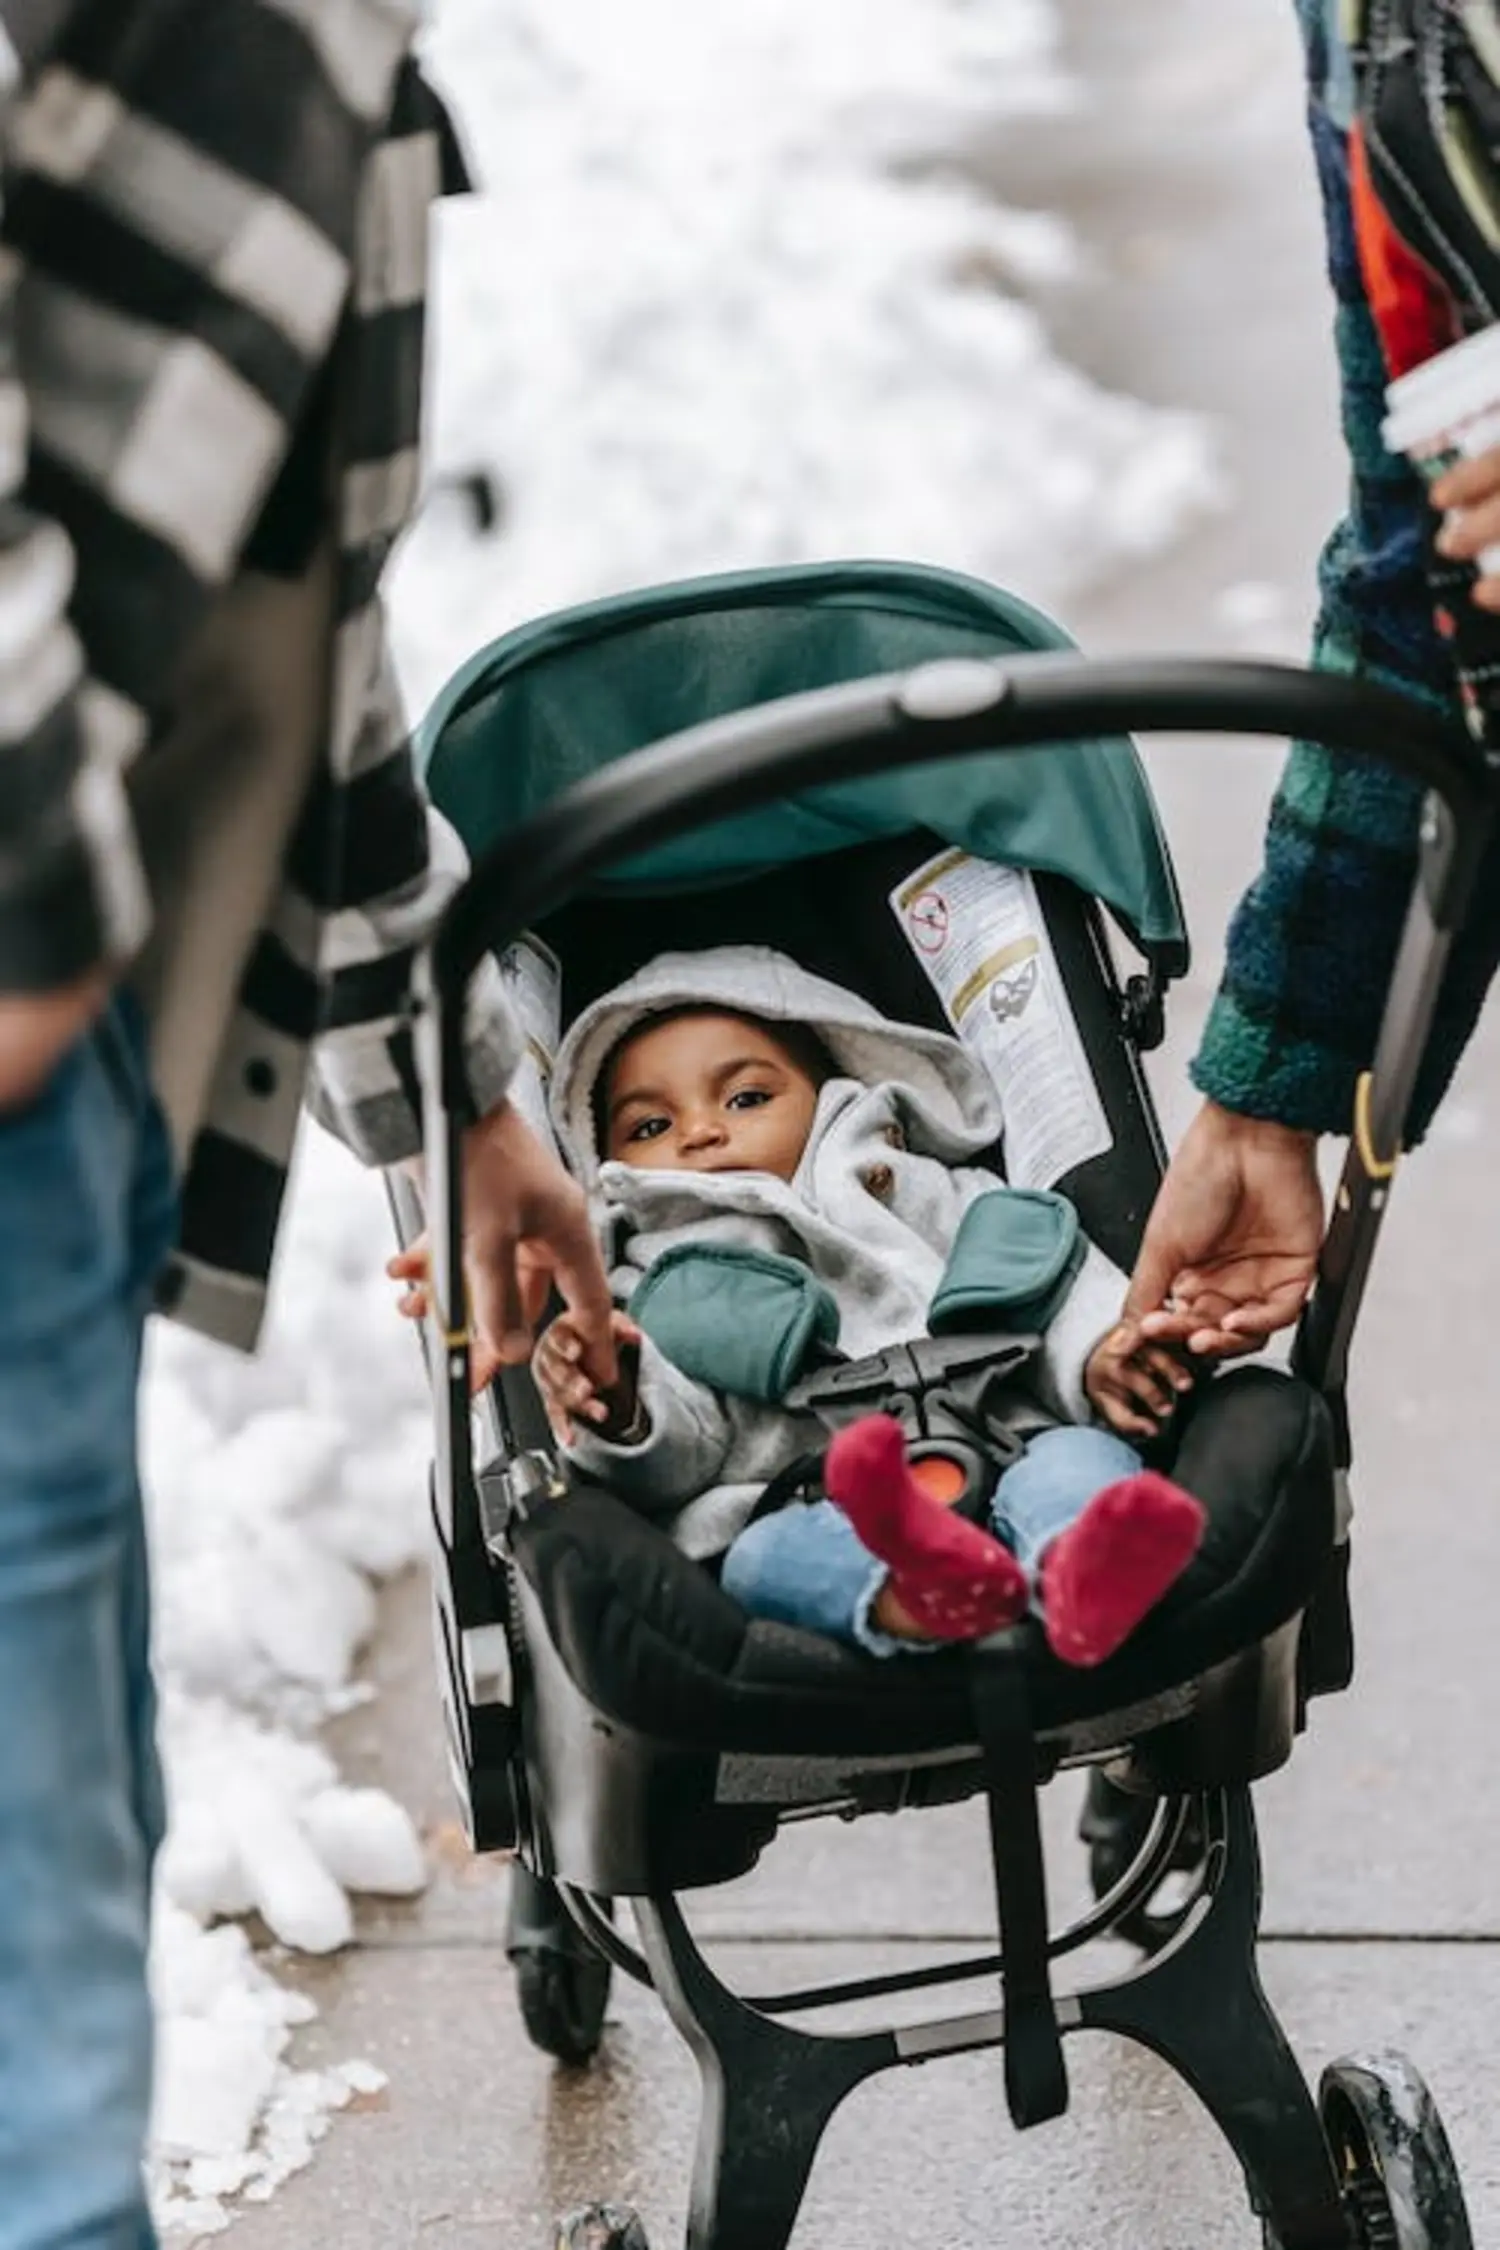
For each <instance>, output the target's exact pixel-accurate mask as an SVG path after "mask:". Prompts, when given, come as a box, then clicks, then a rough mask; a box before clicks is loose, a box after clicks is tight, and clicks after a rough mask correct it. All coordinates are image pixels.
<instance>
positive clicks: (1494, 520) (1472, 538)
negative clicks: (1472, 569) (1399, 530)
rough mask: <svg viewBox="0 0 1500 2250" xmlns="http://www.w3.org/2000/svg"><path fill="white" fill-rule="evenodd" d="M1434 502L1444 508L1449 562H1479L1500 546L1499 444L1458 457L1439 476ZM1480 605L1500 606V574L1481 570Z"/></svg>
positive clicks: (1440, 542)
mask: <svg viewBox="0 0 1500 2250" xmlns="http://www.w3.org/2000/svg"><path fill="white" fill-rule="evenodd" d="M1430 497H1431V500H1432V504H1433V506H1434V507H1435V508H1441V509H1442V510H1443V526H1442V529H1441V530H1440V531H1439V533H1438V535H1437V548H1438V553H1439V554H1440V555H1446V556H1447V558H1448V560H1449V561H1450V562H1478V560H1479V558H1480V556H1481V555H1482V554H1483V553H1484V552H1485V550H1486V549H1487V548H1490V547H1500V446H1492V447H1491V448H1490V450H1489V452H1488V453H1477V454H1476V455H1475V456H1474V458H1473V460H1472V461H1459V462H1457V463H1455V465H1454V466H1453V467H1452V468H1451V469H1450V470H1449V471H1448V472H1447V474H1446V476H1441V477H1439V479H1438V481H1437V483H1436V484H1435V485H1434V486H1433V488H1432V492H1431V495H1430ZM1474 601H1475V605H1476V606H1477V607H1478V608H1480V609H1490V610H1500V576H1495V575H1492V574H1487V573H1484V572H1481V574H1480V576H1479V577H1478V578H1477V579H1476V580H1475V582H1474Z"/></svg>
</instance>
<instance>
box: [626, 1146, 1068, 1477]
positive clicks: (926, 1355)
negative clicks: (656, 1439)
mask: <svg viewBox="0 0 1500 2250" xmlns="http://www.w3.org/2000/svg"><path fill="white" fill-rule="evenodd" d="M1084 1249H1085V1243H1084V1236H1083V1230H1082V1228H1081V1227H1080V1225H1079V1223H1078V1214H1077V1212H1076V1211H1075V1210H1074V1209H1073V1206H1072V1204H1071V1203H1068V1202H1067V1201H1065V1199H1064V1198H1063V1197H1062V1196H1060V1195H1052V1194H1049V1193H1047V1192H1045V1191H1043V1190H1036V1189H1028V1188H1005V1187H997V1188H996V1189H994V1191H993V1192H992V1193H991V1194H988V1195H981V1196H980V1197H978V1199H977V1200H976V1201H975V1202H973V1203H971V1204H970V1206H969V1208H968V1210H967V1211H966V1212H965V1213H964V1215H963V1219H962V1221H961V1223H960V1225H959V1228H958V1232H957V1234H956V1236H955V1237H954V1242H953V1248H952V1250H951V1251H950V1252H949V1256H948V1262H947V1265H946V1267H945V1268H944V1271H943V1275H942V1278H941V1280H940V1281H939V1283H938V1286H937V1288H936V1290H935V1291H934V1293H933V1297H932V1302H931V1305H930V1306H929V1308H928V1315H927V1319H928V1326H929V1328H930V1329H931V1331H932V1337H931V1340H928V1339H919V1340H918V1341H917V1343H915V1344H913V1345H895V1346H893V1347H892V1348H891V1349H889V1350H888V1351H885V1352H879V1353H876V1354H875V1355H874V1356H872V1357H871V1358H869V1359H865V1360H860V1361H858V1362H857V1363H855V1364H854V1365H852V1366H848V1365H843V1364H840V1365H839V1366H838V1368H837V1372H836V1376H833V1377H832V1379H831V1380H830V1381H824V1379H823V1378H822V1376H821V1375H820V1374H819V1372H817V1371H819V1370H820V1369H825V1368H827V1367H828V1363H829V1362H830V1361H836V1359H837V1346H838V1340H839V1308H838V1305H837V1303H836V1302H835V1299H834V1297H833V1295H832V1293H831V1291H830V1290H828V1289H827V1288H826V1287H825V1286H824V1284H823V1283H822V1282H821V1281H820V1280H819V1279H818V1277H817V1276H816V1274H814V1273H813V1272H812V1271H811V1269H810V1268H809V1267H808V1266H806V1265H804V1264H803V1263H801V1261H800V1260H798V1259H796V1258H788V1257H783V1256H781V1255H780V1254H779V1253H777V1252H775V1251H767V1250H753V1249H748V1248H745V1247H743V1246H740V1245H737V1244H733V1243H717V1242H715V1243H701V1242H700V1243H692V1242H687V1243H679V1244H677V1245H676V1246H674V1247H673V1248H672V1249H670V1250H667V1251H665V1252H664V1253H663V1255H662V1256H661V1257H660V1258H658V1259H657V1260H656V1262H655V1263H654V1264H653V1266H652V1267H651V1269H650V1271H649V1272H648V1273H647V1274H646V1275H645V1276H644V1277H643V1279H642V1280H641V1281H640V1282H639V1283H638V1285H637V1287H636V1289H635V1291H634V1292H633V1294H632V1296H631V1299H630V1314H631V1318H632V1319H633V1320H635V1321H637V1322H638V1323H639V1325H640V1326H641V1327H642V1328H643V1329H644V1330H645V1332H646V1334H647V1335H648V1336H649V1337H650V1338H651V1340H652V1342H653V1343H654V1344H655V1345H656V1346H657V1348H658V1350H660V1351H661V1352H662V1353H663V1354H664V1356H665V1357H666V1358H667V1359H669V1360H670V1361H671V1362H672V1364H673V1366H674V1367H676V1368H678V1369H679V1370H680V1371H681V1372H682V1373H683V1374H684V1375H690V1376H692V1377H693V1378H694V1380H695V1381H697V1382H700V1383H706V1384H707V1385H708V1387H709V1388H710V1389H711V1390H715V1391H724V1392H728V1393H729V1394H730V1395H732V1396H733V1397H736V1398H749V1399H758V1400H759V1401H760V1402H761V1403H762V1404H764V1405H769V1406H780V1405H786V1406H788V1407H791V1408H794V1409H801V1410H803V1411H810V1412H812V1413H816V1414H824V1415H825V1416H826V1417H827V1418H830V1419H832V1420H833V1421H834V1424H835V1427H836V1426H837V1423H838V1421H841V1420H842V1421H848V1420H850V1419H852V1417H853V1415H854V1414H855V1413H880V1412H890V1413H895V1414H896V1415H897V1418H898V1419H899V1420H900V1421H902V1423H903V1425H905V1426H907V1431H908V1435H909V1436H913V1437H918V1436H926V1435H928V1434H929V1431H928V1428H927V1420H926V1417H925V1415H923V1414H922V1413H921V1412H920V1411H917V1413H916V1419H915V1422H914V1423H913V1420H912V1411H911V1405H908V1406H897V1405H894V1404H887V1402H886V1395H887V1394H890V1395H891V1396H892V1397H893V1398H897V1399H902V1400H906V1401H908V1402H911V1403H912V1404H913V1405H918V1406H919V1404H920V1402H921V1401H922V1399H923V1398H924V1395H925V1393H926V1392H927V1391H928V1390H930V1389H932V1388H933V1387H934V1386H935V1385H946V1386H949V1387H951V1381H952V1379H953V1378H955V1377H958V1376H960V1375H969V1374H971V1373H973V1372H976V1371H977V1369H978V1368H979V1367H981V1366H982V1367H984V1368H985V1369H986V1371H987V1372H986V1379H985V1383H984V1384H983V1385H982V1386H981V1388H982V1389H984V1390H988V1389H990V1388H991V1386H992V1385H993V1383H994V1381H995V1379H996V1378H997V1377H998V1376H999V1375H1002V1374H1003V1375H1013V1374H1015V1373H1017V1372H1018V1371H1019V1369H1020V1367H1021V1366H1023V1365H1024V1364H1025V1362H1026V1360H1028V1359H1030V1358H1031V1357H1032V1356H1033V1355H1034V1353H1035V1350H1036V1348H1037V1340H1038V1338H1039V1336H1040V1334H1041V1332H1042V1331H1044V1330H1045V1329H1046V1327H1047V1325H1048V1323H1049V1322H1050V1321H1051V1319H1052V1317H1053V1315H1054V1314H1055V1313H1056V1311H1057V1309H1058V1307H1059V1305H1060V1304H1061V1303H1062V1300H1063V1298H1064V1297H1065V1296H1066V1295H1067V1293H1068V1291H1069V1289H1070V1288H1071V1287H1072V1285H1073V1282H1074V1279H1075V1278H1076V1276H1077V1273H1078V1269H1079V1267H1080V1265H1081V1264H1082V1262H1083V1256H1084ZM976 1330H983V1331H985V1334H984V1335H983V1336H982V1337H980V1338H976V1336H975V1333H974V1332H975V1331H976ZM949 1341H951V1343H952V1344H953V1345H954V1347H955V1352H953V1353H948V1352H944V1351H943V1350H942V1349H940V1348H935V1347H937V1346H938V1345H939V1343H940V1342H949ZM976 1344H977V1347H978V1349H977V1358H976V1352H975V1347H976ZM1023 1345H1024V1350H1022V1349H1021V1347H1022V1346H1023ZM1018 1352H1019V1356H1017V1353H1018ZM830 1374H832V1371H830ZM809 1380H810V1381H811V1383H812V1386H813V1387H812V1388H811V1389H809V1388H808V1387H807V1386H808V1382H809ZM955 1395H956V1394H955ZM978 1405H979V1398H978V1394H976V1395H975V1398H974V1400H973V1401H972V1402H971V1403H970V1404H968V1405H960V1406H957V1407H956V1408H955V1412H956V1415H957V1421H958V1424H959V1428H960V1429H961V1430H967V1431H968V1432H970V1434H975V1435H979V1434H984V1429H985V1425H986V1424H987V1422H988V1421H989V1420H991V1419H993V1417H992V1416H991V1415H989V1414H988V1413H986V1412H980V1413H979V1414H978V1419H977V1420H976V1416H975V1411H974V1409H975V1408H976V1407H978ZM930 1434H932V1435H940V1434H943V1432H942V1430H941V1429H934V1430H933V1431H932V1432H931V1433H930Z"/></svg>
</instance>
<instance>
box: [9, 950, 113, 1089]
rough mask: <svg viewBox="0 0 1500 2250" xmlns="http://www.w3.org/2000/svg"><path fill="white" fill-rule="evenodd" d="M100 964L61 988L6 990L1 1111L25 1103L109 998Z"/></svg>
mask: <svg viewBox="0 0 1500 2250" xmlns="http://www.w3.org/2000/svg"><path fill="white" fill-rule="evenodd" d="M109 993H110V979H109V977H108V976H107V975H105V974H104V973H103V972H102V971H100V970H94V971H92V972H91V973H90V974H89V975H88V976H86V977H81V978H80V979H79V980H78V982H77V983H76V984H68V985H61V986H59V988H58V989H57V991H55V992H6V993H0V1116H4V1115H5V1113H6V1112H7V1111H8V1110H16V1109H24V1108H25V1107H26V1105H27V1103H28V1102H32V1101H35V1099H36V1097H37V1096H38V1094H40V1092H41V1091H42V1088H43V1087H44V1086H45V1085H46V1083H47V1081H48V1079H49V1078H50V1077H51V1076H52V1073H53V1071H54V1070H56V1068H57V1066H58V1064H59V1063H60V1062H61V1061H62V1059H63V1056H64V1055H65V1054H66V1053H67V1051H68V1049H69V1048H70V1047H71V1046H72V1045H73V1044H74V1043H75V1041H77V1040H79V1039H81V1038H82V1037H83V1035H84V1033H85V1032H86V1031H87V1030H88V1028H89V1026H90V1024H92V1023H93V1021H94V1020H95V1018H96V1017H97V1016H98V1015H99V1014H100V1013H101V1012H102V1010H103V1008H104V1004H105V1002H106V1001H107V1000H108V998H109Z"/></svg>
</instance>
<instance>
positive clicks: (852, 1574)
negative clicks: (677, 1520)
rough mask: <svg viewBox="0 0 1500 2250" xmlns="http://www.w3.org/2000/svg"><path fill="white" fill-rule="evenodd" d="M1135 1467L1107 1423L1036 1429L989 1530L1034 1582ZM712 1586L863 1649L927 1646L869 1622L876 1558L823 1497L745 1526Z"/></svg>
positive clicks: (1007, 1479) (879, 1580)
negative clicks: (1097, 1502)
mask: <svg viewBox="0 0 1500 2250" xmlns="http://www.w3.org/2000/svg"><path fill="white" fill-rule="evenodd" d="M1140 1466H1141V1457H1140V1455H1139V1454H1138V1453H1137V1452H1135V1450H1134V1449H1133V1448H1132V1447H1131V1446H1128V1445H1127V1444H1126V1443H1125V1441H1124V1439H1123V1438H1117V1437H1114V1436H1112V1435H1111V1433H1110V1432H1109V1431H1108V1430H1089V1429H1077V1428H1066V1429H1057V1430H1043V1431H1042V1433H1041V1435H1040V1436H1039V1437H1034V1438H1033V1439H1032V1440H1031V1443H1030V1444H1029V1445H1028V1446H1027V1448H1026V1451H1025V1452H1024V1453H1023V1454H1022V1455H1021V1458H1020V1460H1019V1461H1016V1462H1013V1463H1012V1464H1011V1466H1010V1468H1008V1469H1007V1470H1006V1471H1005V1473H1004V1475H1003V1476H1002V1477H1001V1479H1000V1482H999V1483H998V1484H997V1485H996V1487H995V1497H994V1502H993V1505H992V1508H991V1512H990V1526H991V1529H992V1530H993V1531H994V1534H995V1536H996V1538H997V1539H999V1540H1001V1541H1002V1542H1003V1544H1004V1545H1005V1546H1007V1547H1009V1549H1010V1551H1011V1553H1012V1554H1013V1555H1014V1556H1015V1558H1016V1560H1017V1561H1018V1562H1019V1563H1020V1565H1021V1567H1022V1569H1023V1570H1025V1572H1026V1574H1027V1576H1028V1577H1030V1578H1033V1579H1034V1578H1035V1575H1036V1569H1037V1565H1038V1564H1039V1562H1040V1561H1041V1558H1042V1556H1043V1554H1044V1553H1045V1552H1046V1550H1047V1548H1048V1547H1050V1546H1051V1544H1052V1542H1053V1540H1054V1539H1055V1538H1056V1537H1057V1535H1058V1533H1059V1532H1060V1531H1066V1530H1067V1528H1068V1526H1069V1524H1070V1523H1076V1521H1077V1520H1078V1518H1079V1516H1080V1515H1082V1513H1083V1511H1084V1509H1085V1508H1086V1507H1087V1506H1088V1503H1089V1502H1090V1500H1092V1499H1093V1497H1094V1494H1095V1493H1096V1492H1102V1491H1103V1489H1104V1487H1105V1486H1106V1485H1107V1484H1114V1483H1115V1482H1116V1481H1117V1480H1118V1479H1119V1478H1120V1477H1129V1476H1134V1475H1135V1474H1136V1472H1137V1471H1138V1470H1139V1468H1140ZM720 1583H721V1584H722V1586H723V1588H724V1591H725V1592H726V1593H727V1594H732V1595H733V1596H734V1598H735V1600H736V1601H737V1602H738V1603H739V1604H740V1606H741V1608H742V1609H746V1610H748V1611H749V1612H750V1614H751V1616H752V1617H768V1618H773V1619H774V1620H775V1621H776V1622H777V1623H778V1624H781V1625H800V1626H802V1627H803V1628H804V1630H805V1631H807V1632H809V1633H826V1634H827V1635H828V1637H829V1638H830V1639H831V1640H835V1641H851V1642H853V1643H854V1645H855V1646H856V1647H858V1648H863V1649H867V1650H868V1651H869V1652H870V1654H871V1655H872V1656H890V1655H892V1654H893V1653H894V1652H895V1651H896V1650H898V1649H900V1650H903V1651H905V1652H906V1653H908V1654H909V1653H911V1651H912V1650H913V1649H914V1648H917V1647H923V1646H927V1645H929V1644H926V1643H914V1642H911V1641H898V1640H894V1639H893V1638H892V1637H891V1635H890V1634H889V1633H883V1632H881V1630H880V1628H879V1626H877V1625H874V1624H872V1623H871V1621H870V1608H871V1605H872V1603H873V1602H874V1600H875V1596H876V1595H877V1594H878V1593H879V1591H880V1589H881V1587H882V1586H883V1585H884V1583H885V1565H884V1564H883V1563H880V1562H877V1561H876V1560H875V1558H874V1556H873V1555H872V1554H871V1553H870V1551H869V1549H868V1547H865V1546H863V1545H862V1544H861V1542H860V1540H859V1538H858V1536H857V1535H856V1533H855V1530H854V1526H853V1525H852V1524H851V1523H850V1521H849V1518H848V1517H847V1516H846V1515H845V1514H844V1512H843V1510H842V1509H841V1508H836V1507H835V1506H834V1504H833V1502H832V1501H831V1500H815V1501H814V1502H813V1503H812V1504H811V1505H810V1506H803V1505H801V1504H800V1503H798V1502H796V1501H794V1502H793V1503H792V1505H791V1506H790V1507H786V1508H778V1509H777V1510H776V1512H775V1513H774V1515H769V1516H762V1517H761V1518H760V1521H759V1522H758V1523H752V1524H750V1525H749V1526H748V1527H747V1528H746V1529H745V1530H744V1531H742V1532H741V1533H740V1535H739V1537H738V1539H736V1541H735V1542H734V1545H733V1546H732V1547H731V1548H730V1550H729V1552H728V1554H727V1555H726V1556H725V1558H724V1570H723V1575H722V1578H721V1580H720Z"/></svg>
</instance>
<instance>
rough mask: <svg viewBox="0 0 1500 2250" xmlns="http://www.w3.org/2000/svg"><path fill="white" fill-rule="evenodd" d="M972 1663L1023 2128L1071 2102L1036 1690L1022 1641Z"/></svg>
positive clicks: (1008, 2055) (1015, 2095)
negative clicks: (1059, 2005)
mask: <svg viewBox="0 0 1500 2250" xmlns="http://www.w3.org/2000/svg"><path fill="white" fill-rule="evenodd" d="M968 1667H969V1696H970V1703H971V1707H972V1709H973V1713H974V1721H975V1731H976V1733H977V1734H978V1737H979V1745H980V1749H981V1750H982V1752H983V1754H984V1778H985V1794H986V1797H987V1800H988V1806H989V1827H990V1852H991V1855H992V1858H993V1861H994V1868H995V1898H996V1903H997V1905H998V1907H999V1913H1000V1950H1001V1956H1002V1960H1001V1970H1000V1986H1001V1995H1002V1998H1003V2001H1004V2005H1005V2098H1006V2103H1007V2106H1008V2107H1009V2110H1010V2114H1011V2120H1012V2122H1013V2123H1014V2124H1015V2125H1016V2127H1017V2128H1018V2129H1020V2130H1024V2129H1025V2128H1026V2127H1027V2126H1028V2125H1044V2124H1045V2123H1046V2122H1047V2120H1048V2119H1049V2118H1052V2117H1061V2116H1062V2114H1063V2112H1064V2111H1065V2110H1066V2108H1067V2106H1068V2071H1067V2065H1066V2063H1065V2062H1064V2060H1063V2050H1062V2033H1061V2031H1060V2029H1059V2026H1058V2021H1057V2009H1056V2007H1055V2006H1054V2004H1053V1999H1052V1977H1051V1971H1050V1967H1049V1954H1048V1933H1047V1875H1046V1863H1045V1860H1044V1858H1043V1855H1042V1834H1041V1819H1040V1813H1039V1810H1038V1806H1037V1786H1036V1746H1035V1742H1034V1740H1033V1734H1032V1721H1031V1699H1030V1697H1029V1696H1028V1694H1027V1692H1026V1662H1025V1657H1024V1655H1023V1654H1022V1652H1021V1651H1020V1649H1019V1648H1009V1647H1006V1646H1004V1645H1003V1644H999V1645H997V1644H994V1643H992V1644H990V1645H988V1646H985V1645H981V1646H979V1647H978V1648H976V1649H974V1650H973V1651H972V1653H971V1654H970V1656H969V1659H968Z"/></svg>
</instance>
